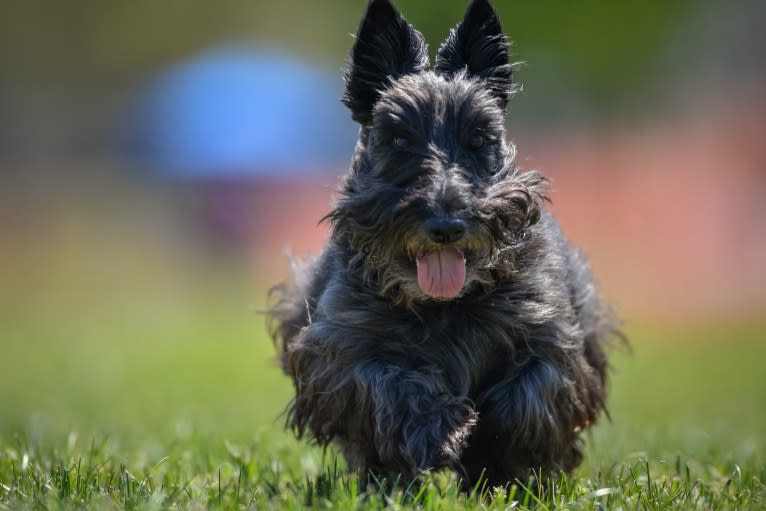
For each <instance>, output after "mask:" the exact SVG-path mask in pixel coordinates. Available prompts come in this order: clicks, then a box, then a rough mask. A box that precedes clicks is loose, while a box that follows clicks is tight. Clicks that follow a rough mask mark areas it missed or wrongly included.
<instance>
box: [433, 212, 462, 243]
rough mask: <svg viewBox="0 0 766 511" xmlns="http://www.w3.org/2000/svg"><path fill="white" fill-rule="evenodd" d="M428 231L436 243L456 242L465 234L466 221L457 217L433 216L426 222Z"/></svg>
mask: <svg viewBox="0 0 766 511" xmlns="http://www.w3.org/2000/svg"><path fill="white" fill-rule="evenodd" d="M426 232H428V237H429V238H431V241H434V242H436V243H454V242H456V241H458V240H459V239H460V238H462V237H463V235H464V234H465V222H464V221H462V220H459V219H457V218H443V217H437V218H431V219H430V220H428V221H427V222H426Z"/></svg>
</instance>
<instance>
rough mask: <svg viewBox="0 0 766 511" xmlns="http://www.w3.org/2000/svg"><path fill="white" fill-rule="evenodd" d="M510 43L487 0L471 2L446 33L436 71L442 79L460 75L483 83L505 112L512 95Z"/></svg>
mask: <svg viewBox="0 0 766 511" xmlns="http://www.w3.org/2000/svg"><path fill="white" fill-rule="evenodd" d="M510 46H511V45H510V42H509V41H508V38H507V37H506V36H505V34H504V33H503V27H502V25H501V24H500V18H499V17H498V15H497V12H496V11H495V8H494V7H492V4H491V3H490V2H489V0H473V1H472V2H471V5H469V6H468V10H467V11H466V13H465V18H463V21H462V22H461V23H460V24H459V25H458V26H457V27H455V28H453V29H452V30H451V31H450V35H449V37H447V40H446V41H444V44H442V46H441V48H439V53H438V55H437V57H436V70H437V71H439V72H441V73H442V74H444V75H446V76H451V75H454V74H456V73H459V72H461V71H463V72H465V73H467V75H468V76H476V77H480V78H483V79H485V80H486V81H487V83H488V85H489V87H490V88H491V89H492V93H493V95H494V96H495V97H496V98H497V99H498V101H499V102H500V105H501V106H502V108H503V109H505V107H506V105H507V104H508V99H509V98H510V96H511V94H513V92H514V86H513V81H512V79H511V77H512V74H513V65H512V64H510V63H509V61H508V58H509V53H510Z"/></svg>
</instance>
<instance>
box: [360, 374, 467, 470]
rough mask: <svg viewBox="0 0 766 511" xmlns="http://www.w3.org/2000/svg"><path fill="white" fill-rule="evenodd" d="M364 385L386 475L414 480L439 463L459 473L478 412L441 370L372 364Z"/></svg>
mask: <svg viewBox="0 0 766 511" xmlns="http://www.w3.org/2000/svg"><path fill="white" fill-rule="evenodd" d="M363 385H364V386H365V387H366V388H365V391H366V393H367V395H368V397H369V399H370V404H371V406H372V419H373V422H374V424H375V429H374V435H373V436H374V443H375V448H376V451H377V454H378V457H379V459H380V463H381V469H382V471H383V472H384V473H387V474H386V475H393V474H395V473H398V474H401V475H402V476H404V477H405V478H412V477H415V476H417V475H418V474H419V473H420V472H422V471H424V470H427V469H438V468H442V467H451V468H452V469H454V470H457V471H459V472H462V465H461V464H460V461H459V460H460V456H461V454H462V450H463V447H464V444H465V441H466V439H467V438H468V435H469V434H470V432H471V430H472V429H473V427H474V425H475V424H476V412H475V411H474V409H473V406H472V404H471V402H470V401H469V400H468V399H467V398H465V397H456V396H454V395H452V394H451V393H450V390H449V389H448V388H447V385H446V382H445V381H444V378H443V375H442V374H440V373H438V372H436V371H428V370H427V369H419V370H406V369H402V368H400V367H398V366H396V365H376V366H375V367H374V369H372V370H371V374H369V375H368V378H366V379H365V381H364V382H363ZM371 468H372V469H373V470H375V469H376V467H371Z"/></svg>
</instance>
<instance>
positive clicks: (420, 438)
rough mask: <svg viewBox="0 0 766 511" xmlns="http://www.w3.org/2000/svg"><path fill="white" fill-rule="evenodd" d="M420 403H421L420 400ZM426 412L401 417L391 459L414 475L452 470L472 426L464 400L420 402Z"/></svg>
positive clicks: (474, 415) (470, 409)
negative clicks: (393, 458)
mask: <svg viewBox="0 0 766 511" xmlns="http://www.w3.org/2000/svg"><path fill="white" fill-rule="evenodd" d="M421 401H422V400H421ZM420 404H421V405H425V406H426V407H427V408H428V410H418V408H421V407H417V406H416V407H414V408H415V409H416V410H418V411H421V412H424V413H422V414H420V413H417V412H416V413H413V415H411V416H408V417H403V418H402V423H401V424H400V432H399V435H396V436H398V437H399V442H398V445H396V446H393V447H394V451H395V454H394V457H395V458H397V459H398V460H400V462H401V465H402V470H401V472H402V473H403V474H404V475H408V476H412V477H414V476H417V475H418V474H420V473H421V472H423V471H425V470H429V469H438V468H442V467H455V466H457V465H459V460H460V456H461V453H462V451H463V448H464V447H465V444H466V441H467V440H468V436H469V435H470V433H471V431H472V430H473V428H474V426H475V425H476V421H477V413H476V411H475V410H474V409H473V407H472V406H471V403H470V401H468V400H467V399H459V398H454V397H451V396H445V397H443V398H441V399H436V400H434V402H433V403H422V402H421V403H420Z"/></svg>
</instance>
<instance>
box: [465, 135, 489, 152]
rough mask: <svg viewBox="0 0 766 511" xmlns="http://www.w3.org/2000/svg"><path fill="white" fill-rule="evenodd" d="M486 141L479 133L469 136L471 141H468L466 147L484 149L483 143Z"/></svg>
mask: <svg viewBox="0 0 766 511" xmlns="http://www.w3.org/2000/svg"><path fill="white" fill-rule="evenodd" d="M486 141H487V139H486V137H485V136H484V134H483V133H481V132H480V131H477V132H475V133H474V134H473V135H471V139H470V140H469V141H468V145H469V146H470V147H471V149H481V148H482V147H484V143H485V142H486Z"/></svg>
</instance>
